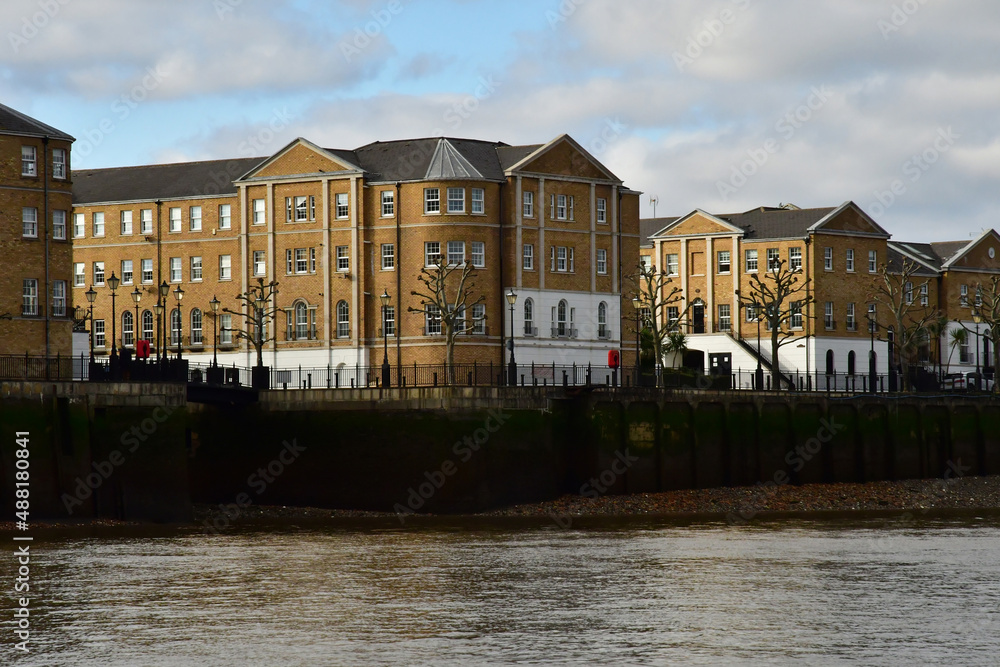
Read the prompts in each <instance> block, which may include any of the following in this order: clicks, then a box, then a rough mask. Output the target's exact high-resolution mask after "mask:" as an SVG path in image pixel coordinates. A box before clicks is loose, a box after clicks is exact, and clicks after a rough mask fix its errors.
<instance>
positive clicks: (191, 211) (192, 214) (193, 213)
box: [188, 206, 201, 232]
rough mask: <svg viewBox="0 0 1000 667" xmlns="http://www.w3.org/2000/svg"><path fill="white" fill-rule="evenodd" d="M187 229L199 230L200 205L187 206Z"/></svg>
mask: <svg viewBox="0 0 1000 667" xmlns="http://www.w3.org/2000/svg"><path fill="white" fill-rule="evenodd" d="M188 231H192V232H200V231H201V206H189V207H188Z"/></svg>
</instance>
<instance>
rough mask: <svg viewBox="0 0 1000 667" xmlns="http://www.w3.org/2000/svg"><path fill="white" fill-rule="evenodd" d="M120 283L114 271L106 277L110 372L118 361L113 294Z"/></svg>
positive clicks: (114, 294) (116, 316)
mask: <svg viewBox="0 0 1000 667" xmlns="http://www.w3.org/2000/svg"><path fill="white" fill-rule="evenodd" d="M120 284H121V279H120V278H118V276H116V275H115V272H114V271H112V272H111V277H110V278H108V289H109V290H111V368H112V372H113V370H114V368H115V365H116V364H117V363H118V329H117V328H116V326H115V324H116V322H115V320H117V319H118V315H117V313H116V312H115V296H117V295H116V292H117V291H118V285H120Z"/></svg>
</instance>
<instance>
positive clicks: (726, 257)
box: [719, 250, 732, 273]
mask: <svg viewBox="0 0 1000 667" xmlns="http://www.w3.org/2000/svg"><path fill="white" fill-rule="evenodd" d="M731 268H732V267H731V264H730V254H729V251H728V250H720V251H719V273H729V272H730V270H731Z"/></svg>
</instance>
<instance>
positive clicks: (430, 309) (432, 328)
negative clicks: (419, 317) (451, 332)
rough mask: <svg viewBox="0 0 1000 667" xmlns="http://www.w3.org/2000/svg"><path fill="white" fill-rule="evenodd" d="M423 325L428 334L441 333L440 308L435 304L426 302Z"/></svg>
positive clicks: (436, 334) (435, 334)
mask: <svg viewBox="0 0 1000 667" xmlns="http://www.w3.org/2000/svg"><path fill="white" fill-rule="evenodd" d="M424 326H425V328H426V330H427V335H428V336H439V335H441V309H440V308H439V307H438V306H437V305H436V304H433V303H429V304H427V307H426V308H425V310H424Z"/></svg>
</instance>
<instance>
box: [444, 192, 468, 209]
mask: <svg viewBox="0 0 1000 667" xmlns="http://www.w3.org/2000/svg"><path fill="white" fill-rule="evenodd" d="M448 213H465V188H448Z"/></svg>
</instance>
